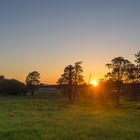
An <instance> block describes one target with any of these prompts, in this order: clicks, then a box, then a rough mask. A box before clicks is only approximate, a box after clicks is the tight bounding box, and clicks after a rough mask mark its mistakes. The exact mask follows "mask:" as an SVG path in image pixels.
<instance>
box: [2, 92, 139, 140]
mask: <svg viewBox="0 0 140 140" xmlns="http://www.w3.org/2000/svg"><path fill="white" fill-rule="evenodd" d="M139 139H140V103H138V102H137V103H134V102H122V103H121V106H120V107H119V108H118V109H115V108H111V107H101V106H98V105H95V104H93V103H91V102H90V103H88V104H87V103H83V102H78V103H76V104H75V105H69V104H68V103H67V101H66V100H65V99H64V98H61V95H58V96H57V95H54V94H51V95H44V96H41V97H40V96H35V97H33V98H29V97H0V140H139Z"/></svg>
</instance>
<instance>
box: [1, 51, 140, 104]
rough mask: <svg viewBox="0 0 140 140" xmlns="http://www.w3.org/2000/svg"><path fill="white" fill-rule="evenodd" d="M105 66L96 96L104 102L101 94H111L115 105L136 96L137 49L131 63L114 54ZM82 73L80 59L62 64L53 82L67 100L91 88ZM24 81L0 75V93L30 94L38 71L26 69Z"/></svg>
mask: <svg viewBox="0 0 140 140" xmlns="http://www.w3.org/2000/svg"><path fill="white" fill-rule="evenodd" d="M106 66H107V68H108V69H109V72H108V73H107V74H106V75H105V79H104V80H102V81H100V85H99V87H100V90H98V92H99V93H98V97H100V100H101V101H102V102H104V101H105V100H104V99H105V98H104V97H108V98H110V97H111V98H112V99H115V100H116V105H117V106H118V105H119V101H120V97H121V96H125V97H127V98H128V99H130V100H132V99H140V51H139V52H138V53H137V54H135V64H133V63H132V62H130V61H129V60H127V59H125V58H124V57H115V58H113V59H112V60H111V62H110V63H107V64H106ZM82 74H83V68H82V62H81V61H80V62H76V63H75V64H74V65H68V66H66V67H65V68H64V72H63V73H62V75H61V77H60V78H59V79H58V81H57V84H58V85H59V87H60V88H61V90H62V91H64V93H65V95H67V96H68V99H69V102H70V103H74V102H75V100H76V97H77V95H78V91H79V89H80V90H81V89H82V90H81V91H83V92H84V91H85V92H86V94H85V95H86V96H85V98H87V97H88V95H90V94H89V93H93V91H94V90H93V89H94V88H93V86H91V85H90V83H88V84H85V83H84V78H83V75H82ZM25 82H26V84H24V83H22V82H20V81H18V80H15V79H6V78H5V77H4V76H3V75H0V94H4V95H21V94H22V95H23V94H24V95H25V94H26V93H27V92H30V94H31V95H32V96H34V93H35V91H36V90H38V89H39V87H40V73H39V72H37V71H33V72H30V73H29V74H28V75H27V77H26V80H25ZM91 90H92V92H91ZM81 93H82V92H81ZM94 93H95V91H94ZM92 95H93V94H92ZM94 95H95V94H94Z"/></svg>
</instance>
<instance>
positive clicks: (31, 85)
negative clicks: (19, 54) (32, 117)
mask: <svg viewBox="0 0 140 140" xmlns="http://www.w3.org/2000/svg"><path fill="white" fill-rule="evenodd" d="M39 84H40V73H38V72H37V71H33V72H31V73H29V74H28V76H27V77H26V85H27V88H28V89H29V90H30V92H31V95H32V96H34V92H35V90H36V89H37V88H38V86H39Z"/></svg>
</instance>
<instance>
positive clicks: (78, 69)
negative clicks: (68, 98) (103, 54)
mask: <svg viewBox="0 0 140 140" xmlns="http://www.w3.org/2000/svg"><path fill="white" fill-rule="evenodd" d="M81 64H82V61H80V62H76V63H75V65H74V93H73V102H74V101H75V98H76V93H77V85H78V84H83V83H84V79H83V75H82V73H83V68H82V66H81Z"/></svg>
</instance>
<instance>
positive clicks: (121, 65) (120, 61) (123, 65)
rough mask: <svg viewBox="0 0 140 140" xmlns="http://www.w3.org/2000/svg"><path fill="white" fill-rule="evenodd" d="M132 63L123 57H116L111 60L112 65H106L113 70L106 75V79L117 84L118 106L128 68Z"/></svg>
mask: <svg viewBox="0 0 140 140" xmlns="http://www.w3.org/2000/svg"><path fill="white" fill-rule="evenodd" d="M130 64H131V63H130V61H129V60H127V59H124V58H123V57H116V58H114V59H112V60H111V63H108V64H106V66H107V67H108V68H109V69H111V72H109V73H107V74H106V78H108V79H109V80H111V81H113V83H114V82H115V85H116V90H117V93H116V95H117V96H116V101H117V102H116V105H119V100H120V92H121V85H122V84H123V82H124V81H125V80H126V78H127V75H128V74H127V73H128V66H130Z"/></svg>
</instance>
